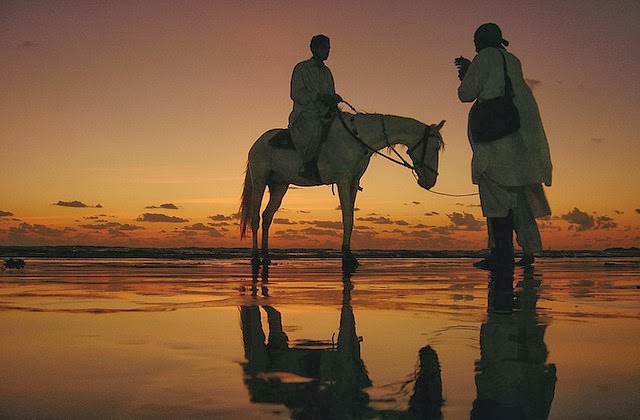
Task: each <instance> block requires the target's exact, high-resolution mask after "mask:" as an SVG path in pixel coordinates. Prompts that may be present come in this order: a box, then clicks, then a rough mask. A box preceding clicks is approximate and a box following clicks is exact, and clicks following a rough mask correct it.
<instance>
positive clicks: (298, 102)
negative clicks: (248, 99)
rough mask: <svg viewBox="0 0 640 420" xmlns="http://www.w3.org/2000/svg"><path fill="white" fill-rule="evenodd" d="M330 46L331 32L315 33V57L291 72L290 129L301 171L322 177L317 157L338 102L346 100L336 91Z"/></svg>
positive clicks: (312, 43)
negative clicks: (328, 33) (300, 160)
mask: <svg viewBox="0 0 640 420" xmlns="http://www.w3.org/2000/svg"><path fill="white" fill-rule="evenodd" d="M330 49H331V46H330V43H329V38H328V37H327V36H325V35H316V36H314V37H313V38H312V39H311V52H312V53H313V57H311V58H310V59H308V60H305V61H302V62H300V63H298V64H297V65H296V66H295V68H294V69H293V74H292V75H291V99H292V100H293V110H292V111H291V114H290V115H289V130H290V133H291V139H292V140H293V144H294V145H295V147H296V150H297V151H298V153H299V154H300V156H301V157H302V162H303V166H302V168H301V169H300V172H299V175H300V176H302V177H305V178H312V179H315V178H319V174H318V166H317V161H318V150H319V149H320V143H321V141H322V137H323V130H326V129H327V127H326V126H327V124H328V123H329V122H330V121H331V119H332V117H333V113H334V111H335V110H336V104H338V103H339V102H340V101H341V100H342V99H341V98H340V96H339V95H336V91H335V85H334V82H333V75H332V74H331V70H329V67H327V66H326V65H325V64H324V61H325V60H326V59H327V58H329V50H330Z"/></svg>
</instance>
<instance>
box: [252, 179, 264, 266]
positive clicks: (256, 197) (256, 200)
mask: <svg viewBox="0 0 640 420" xmlns="http://www.w3.org/2000/svg"><path fill="white" fill-rule="evenodd" d="M265 188H266V185H264V184H260V185H254V192H253V196H252V200H251V239H252V243H253V245H252V247H251V265H252V266H253V267H254V268H256V269H257V268H258V267H260V248H258V229H260V207H261V205H262V196H263V195H264V190H265Z"/></svg>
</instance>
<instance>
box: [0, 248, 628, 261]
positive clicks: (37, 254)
mask: <svg viewBox="0 0 640 420" xmlns="http://www.w3.org/2000/svg"><path fill="white" fill-rule="evenodd" d="M354 253H355V254H356V256H357V257H358V258H480V257H484V256H486V254H487V251H486V250H477V251H476V250H472V251H469V250H376V249H359V250H354ZM270 254H271V257H272V258H273V259H281V260H285V259H304V258H321V259H333V258H340V257H341V254H340V251H339V250H337V249H314V248H286V249H271V250H270ZM250 255H251V250H250V249H249V248H203V247H192V248H190V247H185V248H137V247H109V246H69V245H64V246H0V258H67V259H74V258H75V259H80V258H91V259H93V258H148V259H188V260H206V259H232V258H249V257H250ZM540 257H544V258H606V257H640V248H637V247H632V248H607V249H603V250H546V251H543V252H542V253H541V255H540Z"/></svg>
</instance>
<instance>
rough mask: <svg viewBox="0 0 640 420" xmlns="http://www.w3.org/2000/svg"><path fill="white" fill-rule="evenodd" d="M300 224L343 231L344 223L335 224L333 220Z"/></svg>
mask: <svg viewBox="0 0 640 420" xmlns="http://www.w3.org/2000/svg"><path fill="white" fill-rule="evenodd" d="M300 224H303V225H313V226H315V227H319V228H322V229H342V222H335V221H331V220H312V221H301V222H300Z"/></svg>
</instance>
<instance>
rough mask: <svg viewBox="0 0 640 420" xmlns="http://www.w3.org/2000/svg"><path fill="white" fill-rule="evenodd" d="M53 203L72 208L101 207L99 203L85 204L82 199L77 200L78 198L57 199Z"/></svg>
mask: <svg viewBox="0 0 640 420" xmlns="http://www.w3.org/2000/svg"><path fill="white" fill-rule="evenodd" d="M53 205H54V206H60V207H73V208H77V209H84V208H88V207H95V208H97V209H101V208H102V205H101V204H96V205H95V206H90V205H88V204H85V203H83V202H82V201H78V200H73V201H58V202H57V203H54V204H53Z"/></svg>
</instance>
